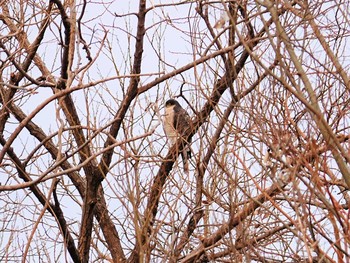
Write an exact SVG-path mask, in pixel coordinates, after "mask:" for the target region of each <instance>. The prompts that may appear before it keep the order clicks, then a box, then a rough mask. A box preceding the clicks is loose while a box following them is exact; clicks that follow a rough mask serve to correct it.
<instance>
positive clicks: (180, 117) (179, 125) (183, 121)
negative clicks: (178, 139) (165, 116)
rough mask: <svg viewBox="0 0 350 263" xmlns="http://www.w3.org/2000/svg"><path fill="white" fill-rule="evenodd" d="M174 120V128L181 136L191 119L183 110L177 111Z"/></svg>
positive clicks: (188, 126)
mask: <svg viewBox="0 0 350 263" xmlns="http://www.w3.org/2000/svg"><path fill="white" fill-rule="evenodd" d="M175 116H176V117H175V118H174V128H175V129H176V130H177V132H178V133H179V134H180V135H183V134H184V133H185V132H186V131H187V130H188V129H189V128H190V125H191V118H190V115H188V113H187V111H186V110H184V109H183V108H181V109H178V110H177V112H176V114H175Z"/></svg>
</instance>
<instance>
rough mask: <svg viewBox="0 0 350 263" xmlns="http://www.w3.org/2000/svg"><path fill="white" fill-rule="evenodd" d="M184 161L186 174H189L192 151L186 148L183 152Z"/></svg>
mask: <svg viewBox="0 0 350 263" xmlns="http://www.w3.org/2000/svg"><path fill="white" fill-rule="evenodd" d="M181 157H182V161H183V164H184V171H185V173H188V172H189V159H190V158H191V149H190V147H188V146H186V147H185V148H184V149H183V150H182V152H181Z"/></svg>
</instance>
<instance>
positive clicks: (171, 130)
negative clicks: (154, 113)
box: [163, 99, 192, 173]
mask: <svg viewBox="0 0 350 263" xmlns="http://www.w3.org/2000/svg"><path fill="white" fill-rule="evenodd" d="M191 124H192V121H191V117H190V115H189V114H188V113H187V111H186V110H185V109H184V108H182V107H181V105H180V103H179V102H178V101H177V100H175V99H169V100H168V101H166V103H165V116H164V122H163V125H164V131H165V134H166V136H167V138H168V140H169V142H170V144H171V145H174V144H175V142H176V141H177V140H178V139H179V138H183V136H184V135H185V133H186V131H187V130H188V129H190V128H191ZM188 143H190V141H189V142H188ZM181 157H182V161H183V164H184V171H185V172H186V173H188V171H189V165H188V160H189V159H190V158H191V149H190V147H189V146H188V145H186V146H185V147H184V149H183V150H182V152H181Z"/></svg>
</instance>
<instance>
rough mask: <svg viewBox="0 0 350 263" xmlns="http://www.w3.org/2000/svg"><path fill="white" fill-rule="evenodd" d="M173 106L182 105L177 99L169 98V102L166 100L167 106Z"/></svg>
mask: <svg viewBox="0 0 350 263" xmlns="http://www.w3.org/2000/svg"><path fill="white" fill-rule="evenodd" d="M173 106H180V104H179V103H178V102H177V100H174V99H170V100H167V102H165V107H166V108H168V107H173Z"/></svg>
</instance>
